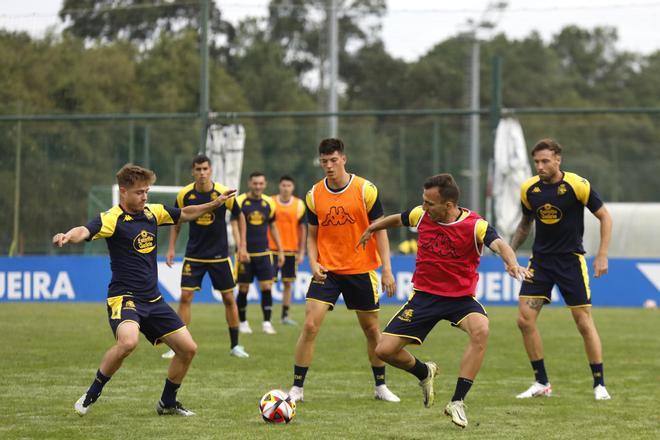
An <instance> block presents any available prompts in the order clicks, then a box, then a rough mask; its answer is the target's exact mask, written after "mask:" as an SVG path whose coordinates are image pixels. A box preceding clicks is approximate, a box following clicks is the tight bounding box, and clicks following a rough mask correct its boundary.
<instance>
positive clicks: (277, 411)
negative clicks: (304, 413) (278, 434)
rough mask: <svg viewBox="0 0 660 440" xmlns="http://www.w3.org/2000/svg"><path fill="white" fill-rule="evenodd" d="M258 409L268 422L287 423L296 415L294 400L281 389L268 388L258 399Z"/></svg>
mask: <svg viewBox="0 0 660 440" xmlns="http://www.w3.org/2000/svg"><path fill="white" fill-rule="evenodd" d="M259 411H261V417H263V419H264V420H265V421H266V422H268V423H289V422H290V421H291V420H293V418H294V417H295V415H296V402H294V401H293V400H291V398H290V397H289V395H288V394H287V393H285V392H284V391H282V390H270V391H268V392H267V393H266V394H264V396H263V397H262V398H261V400H260V401H259Z"/></svg>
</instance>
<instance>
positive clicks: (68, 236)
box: [53, 226, 89, 247]
mask: <svg viewBox="0 0 660 440" xmlns="http://www.w3.org/2000/svg"><path fill="white" fill-rule="evenodd" d="M87 238H89V229H87V228H86V227H84V226H76V227H75V228H72V229H69V231H68V232H58V233H57V234H55V235H53V246H55V247H62V246H64V245H65V244H67V243H80V242H81V241H84V240H86V239H87Z"/></svg>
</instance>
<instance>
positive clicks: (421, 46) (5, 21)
mask: <svg viewBox="0 0 660 440" xmlns="http://www.w3.org/2000/svg"><path fill="white" fill-rule="evenodd" d="M61 3H62V0H20V1H7V0H3V1H1V2H0V27H2V28H5V29H11V30H15V29H21V30H27V31H29V32H30V33H31V34H32V35H34V36H36V37H41V36H43V35H44V32H45V30H46V29H47V28H48V27H49V26H55V25H58V23H59V19H58V17H57V12H58V11H59V9H60V6H61ZM457 3H458V2H455V1H451V2H450V1H442V0H387V5H388V14H387V16H386V17H385V19H384V20H383V34H382V36H383V39H384V41H385V44H386V47H387V49H388V51H389V52H390V53H391V54H392V55H394V56H396V57H401V58H404V59H406V60H407V61H412V60H415V59H417V58H418V57H419V56H421V55H423V54H424V53H425V52H426V51H428V50H429V49H430V48H431V47H433V46H434V45H435V44H436V43H438V42H440V41H442V40H444V39H446V38H447V37H449V36H452V35H455V34H456V33H458V32H461V31H464V30H467V26H466V23H467V22H468V20H469V19H473V20H475V21H478V20H479V19H480V18H481V17H482V15H483V12H484V11H485V10H486V9H487V7H488V5H489V4H491V3H493V2H491V1H487V0H462V1H461V2H460V5H457ZM217 4H218V5H219V6H220V9H221V11H222V12H223V14H224V16H225V18H226V19H228V20H229V21H231V22H234V23H235V22H237V21H238V20H240V19H241V18H242V17H245V16H246V15H252V16H265V15H266V14H267V11H266V5H267V4H268V0H228V1H223V0H217ZM550 5H551V6H550ZM657 17H660V1H651V0H639V1H636V0H628V1H626V0H553V1H551V2H550V1H547V0H512V1H509V2H508V7H507V9H506V10H505V11H504V12H503V13H501V14H495V15H494V18H496V19H498V20H497V28H496V31H499V32H501V31H503V32H505V33H506V34H507V35H508V36H509V37H510V38H522V37H524V36H527V35H529V34H530V33H531V32H532V31H534V30H536V31H538V32H539V33H540V34H541V36H542V37H543V38H544V39H545V40H546V41H547V40H549V39H550V38H551V37H552V35H554V34H556V33H557V32H558V31H559V30H560V29H561V28H562V27H564V26H566V25H570V24H575V25H578V26H580V27H584V28H588V29H591V28H593V27H595V26H613V27H615V28H616V29H617V30H618V33H619V41H620V43H619V48H620V49H625V50H630V51H633V52H638V53H642V54H649V53H651V52H654V51H656V50H659V49H660V30H659V29H658V19H657ZM483 37H485V38H487V37H488V35H484V36H483Z"/></svg>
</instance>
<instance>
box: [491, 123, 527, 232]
mask: <svg viewBox="0 0 660 440" xmlns="http://www.w3.org/2000/svg"><path fill="white" fill-rule="evenodd" d="M531 176H532V170H531V167H530V166H529V160H528V155H527V147H526V145H525V137H524V135H523V131H522V127H521V126H520V123H519V122H518V121H517V120H516V119H513V118H504V119H502V120H500V123H499V124H498V126H497V132H496V135H495V158H494V170H493V190H492V191H493V199H494V204H493V205H494V215H495V225H494V226H495V229H497V232H498V233H499V234H500V236H502V239H504V240H506V241H507V242H509V241H510V240H511V237H512V236H513V233H514V232H515V230H516V226H518V223H519V222H520V218H521V216H522V212H521V209H520V185H522V183H523V182H524V181H525V180H527V179H528V178H530V177H531Z"/></svg>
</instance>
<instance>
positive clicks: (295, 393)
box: [289, 385, 304, 403]
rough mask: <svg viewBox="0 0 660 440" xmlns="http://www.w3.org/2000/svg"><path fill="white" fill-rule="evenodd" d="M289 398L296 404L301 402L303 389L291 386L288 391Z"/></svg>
mask: <svg viewBox="0 0 660 440" xmlns="http://www.w3.org/2000/svg"><path fill="white" fill-rule="evenodd" d="M289 397H290V398H291V400H293V401H294V402H296V403H298V402H303V401H304V398H303V397H304V396H303V387H297V386H295V385H294V386H292V387H291V389H290V390H289Z"/></svg>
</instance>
